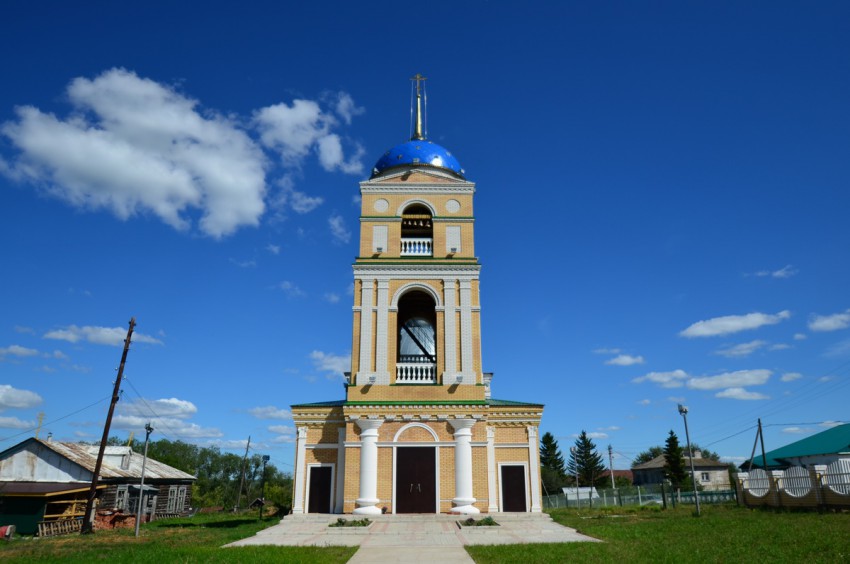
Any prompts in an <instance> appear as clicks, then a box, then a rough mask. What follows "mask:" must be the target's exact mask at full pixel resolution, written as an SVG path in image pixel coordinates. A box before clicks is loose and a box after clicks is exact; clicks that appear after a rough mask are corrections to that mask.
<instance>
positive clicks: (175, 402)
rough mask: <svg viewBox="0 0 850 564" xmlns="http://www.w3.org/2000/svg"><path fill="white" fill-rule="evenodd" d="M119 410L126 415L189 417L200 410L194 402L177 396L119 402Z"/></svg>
mask: <svg viewBox="0 0 850 564" xmlns="http://www.w3.org/2000/svg"><path fill="white" fill-rule="evenodd" d="M118 411H119V412H120V413H123V414H125V415H141V416H144V417H154V416H158V417H174V418H177V419H188V418H189V417H192V416H193V415H195V414H196V413H197V412H198V408H197V407H196V406H195V404H194V403H192V402H190V401H187V400H181V399H177V398H164V399H157V400H134V401H129V402H125V403H122V404H119V408H118Z"/></svg>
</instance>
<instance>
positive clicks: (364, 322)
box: [356, 279, 375, 386]
mask: <svg viewBox="0 0 850 564" xmlns="http://www.w3.org/2000/svg"><path fill="white" fill-rule="evenodd" d="M362 283H363V289H362V291H361V293H360V370H358V372H357V380H356V383H357V385H358V386H363V385H365V384H368V377H369V376H370V375H371V374H372V293H373V290H374V288H375V281H374V280H366V279H364V280H362Z"/></svg>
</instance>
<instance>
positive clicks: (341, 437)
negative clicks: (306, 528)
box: [334, 427, 345, 513]
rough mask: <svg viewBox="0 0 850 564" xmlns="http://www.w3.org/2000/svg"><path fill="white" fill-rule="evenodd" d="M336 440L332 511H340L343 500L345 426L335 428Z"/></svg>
mask: <svg viewBox="0 0 850 564" xmlns="http://www.w3.org/2000/svg"><path fill="white" fill-rule="evenodd" d="M337 431H338V435H337V442H336V488H335V491H336V503H335V504H334V513H342V505H343V503H344V502H345V491H344V490H345V427H340V428H339V429H337Z"/></svg>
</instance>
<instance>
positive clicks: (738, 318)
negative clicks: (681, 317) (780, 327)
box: [679, 310, 791, 338]
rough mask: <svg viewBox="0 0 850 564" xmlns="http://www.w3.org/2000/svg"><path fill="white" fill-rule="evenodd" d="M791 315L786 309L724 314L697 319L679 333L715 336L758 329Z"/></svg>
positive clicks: (682, 334) (687, 335)
mask: <svg viewBox="0 0 850 564" xmlns="http://www.w3.org/2000/svg"><path fill="white" fill-rule="evenodd" d="M790 317H791V312H790V311H788V310H784V311H780V312H779V313H777V314H775V315H771V314H767V313H758V312H754V313H748V314H746V315H726V316H723V317H715V318H713V319H706V320H703V321H697V322H696V323H694V324H693V325H691V326H690V327H688V328H687V329H685V330H684V331H682V332H681V333H679V335H680V336H682V337H688V338H692V337H716V336H718V335H729V334H731V333H737V332H739V331H747V330H750V329H758V328H759V327H762V326H764V325H775V324H777V323H780V322H782V321H784V320H786V319H788V318H790Z"/></svg>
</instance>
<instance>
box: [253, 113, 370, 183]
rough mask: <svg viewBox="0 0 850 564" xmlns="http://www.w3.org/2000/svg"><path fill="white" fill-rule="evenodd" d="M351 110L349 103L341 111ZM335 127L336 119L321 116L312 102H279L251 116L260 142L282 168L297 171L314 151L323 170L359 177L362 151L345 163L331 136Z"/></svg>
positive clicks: (335, 138) (337, 140)
mask: <svg viewBox="0 0 850 564" xmlns="http://www.w3.org/2000/svg"><path fill="white" fill-rule="evenodd" d="M354 107H355V106H353V101H352V105H351V106H348V107H344V109H348V110H351V109H353V108H354ZM351 115H354V114H352V113H349V114H348V116H349V118H350V116H351ZM349 121H350V120H349ZM336 124H337V121H336V118H334V117H333V115H331V114H328V113H325V112H323V111H322V109H321V107H320V106H319V104H318V103H316V102H314V101H312V100H294V101H293V102H292V106H288V105H287V104H286V103H285V102H282V103H280V104H276V105H274V106H268V107H266V108H262V109H260V110H258V111H256V112H255V113H254V125H255V126H256V128H257V129H258V131H259V132H260V141H261V142H262V144H263V145H264V146H265V147H268V148H269V149H272V150H274V151H277V152H278V153H279V154H280V157H281V159H282V160H283V163H284V164H285V165H286V166H289V167H298V166H300V163H301V161H303V159H304V158H305V157H306V156H307V155H308V154H309V153H310V152H311V151H316V152H317V153H318V156H319V163H320V164H321V165H322V167H323V168H324V169H325V170H327V171H333V170H340V171H342V172H345V173H348V174H359V173H360V172H361V171H362V170H363V163H362V162H361V160H360V159H361V158H362V157H363V154H364V151H363V149H362V148H360V147H356V149H355V154H354V155H352V156H351V157H350V158H349V159H347V160H346V158H345V155H344V153H343V149H342V142H341V139H340V137H339V135H337V134H336V133H332V132H331V130H332V129H333V127H334V126H336Z"/></svg>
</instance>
